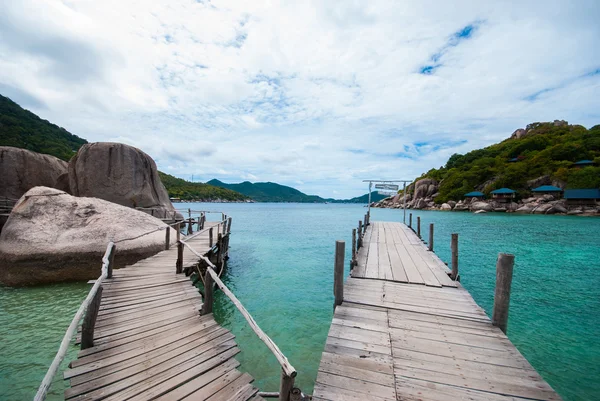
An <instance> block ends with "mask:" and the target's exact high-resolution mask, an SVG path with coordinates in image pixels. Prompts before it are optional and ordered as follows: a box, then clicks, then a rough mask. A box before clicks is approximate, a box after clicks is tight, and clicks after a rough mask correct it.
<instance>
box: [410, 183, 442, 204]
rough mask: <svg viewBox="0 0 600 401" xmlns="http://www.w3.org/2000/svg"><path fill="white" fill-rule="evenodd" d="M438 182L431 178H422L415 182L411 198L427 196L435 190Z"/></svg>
mask: <svg viewBox="0 0 600 401" xmlns="http://www.w3.org/2000/svg"><path fill="white" fill-rule="evenodd" d="M437 189H438V182H437V181H436V180H433V179H431V178H423V179H422V180H419V181H417V182H415V190H414V192H413V199H420V198H427V197H428V196H431V195H433V194H434V193H436V192H437Z"/></svg>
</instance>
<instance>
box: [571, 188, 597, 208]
mask: <svg viewBox="0 0 600 401" xmlns="http://www.w3.org/2000/svg"><path fill="white" fill-rule="evenodd" d="M564 198H565V199H566V200H567V206H596V205H597V204H598V202H600V189H595V188H593V189H589V188H586V189H565V194H564Z"/></svg>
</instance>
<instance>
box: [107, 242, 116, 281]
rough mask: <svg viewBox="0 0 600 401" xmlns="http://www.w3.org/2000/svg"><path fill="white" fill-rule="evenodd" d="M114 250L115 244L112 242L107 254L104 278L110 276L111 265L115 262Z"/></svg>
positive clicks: (111, 271)
mask: <svg viewBox="0 0 600 401" xmlns="http://www.w3.org/2000/svg"><path fill="white" fill-rule="evenodd" d="M116 251H117V246H116V245H114V244H113V246H112V248H110V253H109V254H108V266H106V278H112V273H113V265H114V264H115V252H116Z"/></svg>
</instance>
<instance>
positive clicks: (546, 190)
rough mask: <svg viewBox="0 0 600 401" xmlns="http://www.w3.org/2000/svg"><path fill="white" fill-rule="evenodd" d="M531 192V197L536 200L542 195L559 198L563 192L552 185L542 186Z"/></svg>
mask: <svg viewBox="0 0 600 401" xmlns="http://www.w3.org/2000/svg"><path fill="white" fill-rule="evenodd" d="M531 192H533V196H535V197H536V198H541V197H543V196H544V195H552V196H554V197H555V198H560V195H561V194H562V192H563V190H562V189H560V188H559V187H555V186H554V185H542V186H541V187H537V188H534V189H532V190H531Z"/></svg>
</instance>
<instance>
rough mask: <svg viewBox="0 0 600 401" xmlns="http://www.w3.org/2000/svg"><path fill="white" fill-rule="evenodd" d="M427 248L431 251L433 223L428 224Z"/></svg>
mask: <svg viewBox="0 0 600 401" xmlns="http://www.w3.org/2000/svg"><path fill="white" fill-rule="evenodd" d="M429 250H430V251H431V252H433V223H430V224H429Z"/></svg>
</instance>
